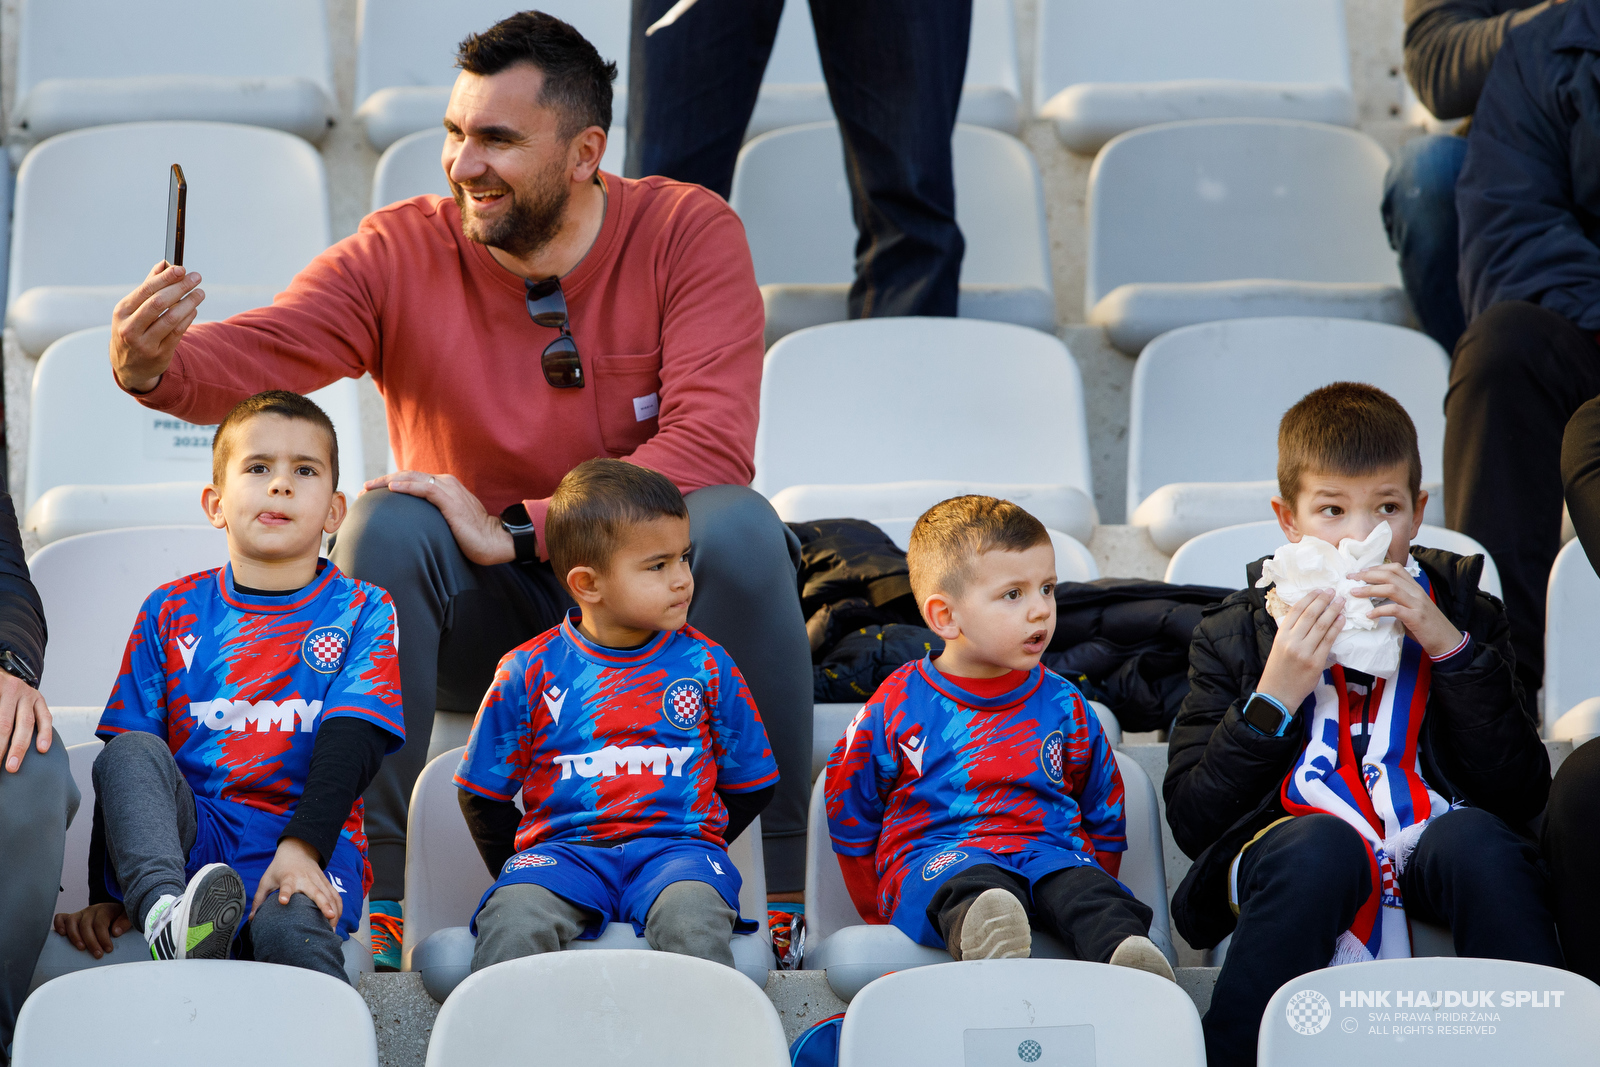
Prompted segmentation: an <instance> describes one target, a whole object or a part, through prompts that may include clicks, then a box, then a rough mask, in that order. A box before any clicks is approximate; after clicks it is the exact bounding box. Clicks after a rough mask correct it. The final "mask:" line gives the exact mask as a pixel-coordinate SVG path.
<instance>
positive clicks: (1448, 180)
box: [1383, 134, 1467, 352]
mask: <svg viewBox="0 0 1600 1067" xmlns="http://www.w3.org/2000/svg"><path fill="white" fill-rule="evenodd" d="M1466 158H1467V139H1466V138H1465V137H1457V136H1455V135H1453V134H1433V135H1430V136H1427V137H1418V138H1416V139H1414V140H1411V141H1407V142H1406V143H1405V144H1404V145H1403V146H1401V148H1400V151H1399V153H1398V154H1397V155H1396V156H1395V159H1394V163H1392V164H1391V165H1390V166H1389V173H1388V175H1387V176H1385V177H1384V180H1383V225H1384V228H1385V229H1386V230H1388V231H1389V247H1391V248H1393V249H1394V250H1395V251H1396V252H1398V253H1400V280H1401V281H1402V282H1403V283H1404V284H1405V287H1406V296H1408V297H1409V298H1410V299H1411V307H1412V309H1413V310H1415V311H1416V313H1417V320H1418V321H1419V322H1421V323H1422V330H1423V332H1424V333H1426V334H1427V335H1428V336H1429V337H1431V338H1433V339H1434V340H1435V341H1438V342H1439V344H1440V345H1441V346H1442V347H1443V348H1444V350H1445V351H1446V352H1453V351H1455V347H1456V341H1458V340H1460V338H1461V331H1462V330H1464V329H1466V328H1467V319H1466V314H1465V312H1463V311H1462V310H1461V286H1460V284H1459V283H1458V282H1457V281H1456V273H1457V265H1458V264H1459V262H1460V255H1461V250H1460V244H1461V235H1460V232H1459V231H1460V226H1459V223H1458V222H1457V221H1456V179H1457V178H1459V177H1460V176H1461V164H1462V163H1464V162H1466Z"/></svg>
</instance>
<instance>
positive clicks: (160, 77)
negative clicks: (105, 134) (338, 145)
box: [11, 0, 334, 262]
mask: <svg viewBox="0 0 1600 1067" xmlns="http://www.w3.org/2000/svg"><path fill="white" fill-rule="evenodd" d="M21 8H22V9H21V12H20V14H19V21H18V39H17V95H16V99H17V104H16V106H15V108H14V110H13V112H12V116H11V125H12V127H13V128H14V130H15V132H16V134H17V135H18V136H20V137H21V138H22V139H24V140H25V141H26V142H28V143H32V142H36V141H42V140H44V139H45V138H47V137H53V136H55V135H56V134H58V133H65V132H67V131H68V130H77V129H83V128H85V127H88V126H105V125H110V124H112V123H122V122H141V121H149V120H162V119H192V120H198V121H207V122H237V123H244V124H247V125H251V126H268V127H271V128H273V129H278V130H283V131H285V132H287V133H293V134H298V135H299V136H301V137H303V138H305V139H306V140H308V141H312V142H317V141H321V140H322V137H323V135H324V134H326V133H327V132H328V127H329V126H330V125H331V124H332V119H333V113H334V94H333V69H332V66H331V63H330V60H329V47H328V16H327V10H326V6H325V0H274V2H273V3H271V4H260V3H251V2H249V0H164V2H163V3H161V4H159V5H154V4H147V3H134V2H132V0H23V3H22V5H21ZM185 169H187V168H185ZM162 177H163V180H164V179H165V175H163V176H162ZM76 206H78V207H80V208H81V206H82V205H81V203H80V204H78V205H76ZM158 247H159V246H158ZM152 262H154V260H152Z"/></svg>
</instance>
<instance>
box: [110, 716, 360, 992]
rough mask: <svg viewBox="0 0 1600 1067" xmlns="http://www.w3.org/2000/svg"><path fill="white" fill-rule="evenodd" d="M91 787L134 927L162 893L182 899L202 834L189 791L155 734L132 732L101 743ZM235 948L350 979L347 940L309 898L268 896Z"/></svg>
mask: <svg viewBox="0 0 1600 1067" xmlns="http://www.w3.org/2000/svg"><path fill="white" fill-rule="evenodd" d="M94 790H95V795H96V796H97V797H99V798H100V810H101V812H102V814H103V815H104V818H105V824H106V862H107V863H108V864H110V867H111V870H112V871H113V872H115V874H116V878H117V884H118V885H119V886H120V887H121V888H122V900H123V906H124V907H125V908H126V909H127V912H128V918H130V919H132V920H133V923H134V926H135V928H136V929H138V930H140V931H143V929H144V920H145V916H146V915H148V914H149V912H150V909H151V908H152V907H154V906H155V903H156V901H158V900H160V899H161V897H162V895H163V894H167V893H170V894H172V895H173V896H182V895H183V891H184V888H185V887H186V886H187V885H188V881H189V880H188V878H187V877H186V876H185V874H184V865H185V863H186V862H187V860H188V857H189V853H190V851H191V850H193V848H194V843H195V837H196V835H197V833H198V830H199V824H198V818H197V813H196V810H195V803H194V791H193V790H192V789H190V788H189V783H188V782H186V781H185V780H184V777H183V774H182V773H181V772H180V771H179V770H178V765H177V763H175V762H174V761H173V759H172V752H171V751H170V750H169V749H168V748H167V744H166V742H165V741H162V740H161V739H160V738H159V737H156V736H155V735H154V734H146V733H140V732H137V731H130V732H128V733H125V734H118V735H117V736H116V737H113V738H112V739H111V740H110V741H108V742H107V743H106V747H105V748H104V749H102V750H101V752H100V755H99V756H97V757H95V761H94ZM237 944H238V956H239V958H240V959H253V960H258V961H260V962H262V963H282V964H287V965H289V966H291V967H304V968H306V969H308V970H312V971H321V972H322V973H323V974H326V975H331V976H332V977H334V978H338V979H339V980H341V981H349V976H348V975H347V974H346V973H345V969H344V938H342V937H341V936H339V933H338V932H337V931H335V930H334V929H333V928H332V927H331V926H329V925H328V920H327V919H325V918H323V916H322V912H321V910H320V909H318V907H317V905H316V904H315V903H314V902H313V901H312V900H311V898H310V897H308V896H306V895H305V894H304V893H296V894H294V895H293V896H292V897H290V898H289V903H288V904H286V905H285V904H279V903H278V894H276V893H271V894H268V896H267V899H265V900H263V901H262V902H261V909H260V910H259V911H257V912H256V914H255V917H254V918H252V919H250V921H249V923H248V924H247V925H246V926H245V928H244V931H243V932H242V934H241V940H240V941H239V942H238V943H237Z"/></svg>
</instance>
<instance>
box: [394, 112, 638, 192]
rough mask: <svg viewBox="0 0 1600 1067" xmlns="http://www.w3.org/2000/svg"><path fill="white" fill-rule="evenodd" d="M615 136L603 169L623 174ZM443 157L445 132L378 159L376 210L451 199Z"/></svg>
mask: <svg viewBox="0 0 1600 1067" xmlns="http://www.w3.org/2000/svg"><path fill="white" fill-rule="evenodd" d="M612 132H613V133H615V134H617V136H614V137H612V138H610V139H609V140H608V141H607V142H606V154H605V156H604V158H602V159H601V160H600V169H601V170H603V171H607V172H609V173H611V174H621V173H622V158H623V154H624V153H625V152H626V151H627V146H626V145H625V144H624V143H623V140H622V137H621V133H622V131H621V130H613V131H612ZM443 155H444V130H443V129H427V130H420V131H418V132H417V133H408V134H406V135H405V136H404V137H402V138H400V139H399V140H398V141H396V142H395V143H394V144H392V145H390V146H389V147H388V148H386V149H384V150H383V155H381V156H379V157H378V169H377V172H376V173H375V174H373V176H372V210H373V211H376V210H378V209H379V208H381V207H384V206H385V205H388V204H392V203H394V202H395V201H396V200H409V199H410V198H411V197H413V196H449V195H450V182H449V181H448V180H447V179H446V178H445V175H444V165H443V163H442V162H441V157H442V156H443Z"/></svg>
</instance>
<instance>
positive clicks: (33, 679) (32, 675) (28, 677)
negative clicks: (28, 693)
mask: <svg viewBox="0 0 1600 1067" xmlns="http://www.w3.org/2000/svg"><path fill="white" fill-rule="evenodd" d="M0 671H5V672H6V673H7V674H9V675H12V676H14V677H17V678H21V679H22V680H23V681H24V682H27V683H28V684H29V685H31V686H33V687H34V688H35V689H37V688H39V672H38V671H36V670H34V669H33V668H32V667H30V666H28V661H27V660H25V659H23V658H22V657H21V656H19V655H17V654H16V653H15V652H13V651H11V650H10V649H9V648H8V649H5V650H4V651H0Z"/></svg>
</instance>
